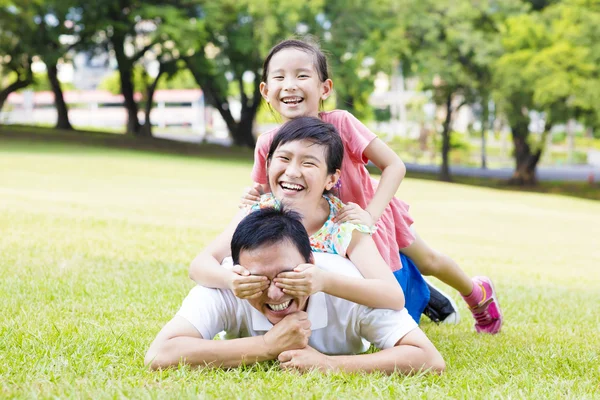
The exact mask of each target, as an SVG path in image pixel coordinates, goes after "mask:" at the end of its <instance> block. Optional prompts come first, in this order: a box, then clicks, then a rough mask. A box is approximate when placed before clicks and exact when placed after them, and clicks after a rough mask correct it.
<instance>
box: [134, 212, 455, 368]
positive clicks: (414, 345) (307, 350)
mask: <svg viewBox="0 0 600 400" xmlns="http://www.w3.org/2000/svg"><path fill="white" fill-rule="evenodd" d="M231 254H232V258H233V262H234V263H235V264H240V265H242V266H244V267H245V268H246V269H247V270H249V271H250V272H251V273H252V274H253V275H262V276H266V277H267V278H268V279H269V282H270V285H269V287H268V288H267V289H266V290H265V291H263V292H262V293H261V294H260V296H259V297H256V298H254V299H248V300H242V299H239V298H237V297H236V296H235V295H234V294H233V292H231V291H230V290H225V289H209V288H205V287H202V286H196V287H194V288H193V289H192V290H191V292H190V293H189V294H188V296H187V298H186V299H185V300H184V302H183V305H182V306H181V308H180V310H179V312H178V313H177V314H176V315H175V317H174V318H173V319H172V320H171V321H169V322H168V323H167V325H165V327H164V328H163V329H162V330H161V331H160V332H159V334H158V335H157V337H156V339H154V342H153V343H152V345H151V346H150V348H149V349H148V352H147V354H146V358H145V363H146V364H147V365H149V366H150V367H151V368H154V369H158V368H165V367H170V366H176V365H178V364H180V363H186V364H191V365H197V366H209V367H222V368H229V367H237V366H240V365H248V364H252V363H255V362H259V361H267V360H275V359H278V360H279V362H280V366H281V367H282V368H284V369H298V370H301V371H305V370H310V369H315V368H316V369H319V370H321V371H348V372H352V371H366V372H370V371H383V372H387V373H392V372H394V371H397V372H401V373H411V372H416V371H421V370H427V371H432V372H437V373H440V372H442V371H443V370H444V368H445V364H444V360H443V359H442V357H441V355H440V354H439V352H438V351H437V349H436V348H435V347H434V346H433V344H432V343H431V342H430V341H429V339H428V338H427V337H426V336H425V334H424V333H423V332H422V331H421V330H420V329H419V327H418V326H417V324H416V323H415V322H414V320H413V319H412V318H411V317H410V316H409V315H408V313H407V311H406V309H403V310H402V311H393V310H384V309H373V308H369V307H366V306H362V305H358V304H355V303H352V302H349V301H347V300H343V299H340V298H338V297H333V296H329V295H327V294H325V293H322V292H318V293H315V294H313V295H311V296H309V297H293V296H290V295H287V294H285V293H283V292H282V291H281V289H279V288H278V287H277V286H276V285H275V284H273V283H272V282H273V279H274V278H275V277H276V276H277V275H278V274H280V273H282V272H284V271H291V270H293V269H294V268H295V267H296V266H298V265H300V264H306V263H311V264H312V263H316V264H317V265H318V266H319V267H320V268H323V269H326V270H329V271H334V272H338V273H341V274H346V275H354V276H356V275H358V274H359V273H358V270H357V269H356V267H354V265H352V263H351V262H350V261H349V260H347V259H344V258H342V257H340V256H338V255H332V254H324V253H315V254H314V258H313V253H311V247H310V242H309V238H308V234H307V233H306V230H305V229H304V227H303V225H302V222H301V221H300V218H299V216H298V214H296V213H294V212H292V211H286V210H275V209H270V208H265V209H262V210H259V211H256V212H254V213H252V214H250V215H248V216H247V217H246V218H245V219H244V220H242V222H240V224H239V225H238V227H237V229H236V231H235V233H234V235H233V238H232V241H231ZM221 331H225V332H226V337H227V339H228V340H212V338H213V337H214V336H215V335H216V334H218V333H219V332H221ZM367 341H368V342H370V343H373V344H374V345H375V346H376V347H377V348H379V349H381V351H379V352H376V353H372V354H359V355H356V354H357V353H363V352H365V351H366V350H367V349H368V347H369V345H368V343H367Z"/></svg>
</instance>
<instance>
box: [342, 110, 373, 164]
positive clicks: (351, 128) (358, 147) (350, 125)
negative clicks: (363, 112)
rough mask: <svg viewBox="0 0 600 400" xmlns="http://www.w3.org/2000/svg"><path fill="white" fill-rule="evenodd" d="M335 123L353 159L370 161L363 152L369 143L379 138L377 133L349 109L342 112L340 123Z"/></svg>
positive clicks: (362, 161)
mask: <svg viewBox="0 0 600 400" xmlns="http://www.w3.org/2000/svg"><path fill="white" fill-rule="evenodd" d="M333 125H334V126H335V127H336V128H337V129H338V131H339V132H340V135H341V136H342V139H344V142H345V143H344V145H345V147H346V152H347V153H348V155H349V156H350V158H351V159H352V161H354V162H355V163H363V164H366V163H367V162H369V159H368V158H366V157H365V156H364V154H363V153H364V152H365V149H366V148H367V146H368V145H369V143H371V142H372V141H373V140H374V139H377V135H375V134H374V133H373V132H371V130H370V129H369V128H367V127H366V126H365V125H364V124H363V123H362V122H360V121H359V120H358V119H356V117H355V116H354V115H352V114H350V113H349V112H347V111H343V112H340V116H339V121H338V123H337V124H333Z"/></svg>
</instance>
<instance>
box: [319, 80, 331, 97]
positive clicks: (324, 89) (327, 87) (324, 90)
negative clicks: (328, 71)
mask: <svg viewBox="0 0 600 400" xmlns="http://www.w3.org/2000/svg"><path fill="white" fill-rule="evenodd" d="M332 93H333V81H332V80H331V79H327V80H325V82H323V83H321V100H327V99H328V98H329V96H331V94H332Z"/></svg>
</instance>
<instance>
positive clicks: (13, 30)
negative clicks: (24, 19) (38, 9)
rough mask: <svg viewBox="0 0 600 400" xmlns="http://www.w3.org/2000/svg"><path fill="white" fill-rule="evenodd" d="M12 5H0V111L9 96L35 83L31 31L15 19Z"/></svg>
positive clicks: (6, 3) (4, 3)
mask: <svg viewBox="0 0 600 400" xmlns="http://www.w3.org/2000/svg"><path fill="white" fill-rule="evenodd" d="M10 5H11V4H10V3H8V2H2V3H0V63H1V64H0V111H1V110H2V107H3V106H4V102H5V101H6V99H7V98H8V96H9V95H10V94H11V93H13V92H16V91H17V90H21V89H23V88H26V87H27V86H29V85H30V84H31V83H32V82H33V72H32V70H31V64H32V58H33V54H32V51H31V48H30V47H29V46H28V44H27V42H26V41H23V40H21V38H23V37H24V36H26V35H27V34H28V33H29V31H28V29H27V27H26V26H23V25H22V24H20V21H19V19H18V18H15V17H14V16H15V14H14V12H13V10H12V9H11V8H10Z"/></svg>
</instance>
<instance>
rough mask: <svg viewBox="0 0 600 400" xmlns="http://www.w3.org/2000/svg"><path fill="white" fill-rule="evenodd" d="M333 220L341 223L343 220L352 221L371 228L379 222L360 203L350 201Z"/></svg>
mask: <svg viewBox="0 0 600 400" xmlns="http://www.w3.org/2000/svg"><path fill="white" fill-rule="evenodd" d="M333 222H336V223H339V224H341V223H342V222H352V223H353V224H363V225H366V226H368V227H370V228H372V227H374V226H375V224H376V223H377V221H374V220H373V217H371V214H369V212H368V211H367V210H363V209H362V208H361V207H360V206H359V205H358V204H356V203H350V202H349V203H348V204H346V205H345V206H344V207H343V208H342V209H341V210H340V212H339V213H338V214H337V215H336V216H335V217H334V218H333Z"/></svg>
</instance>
